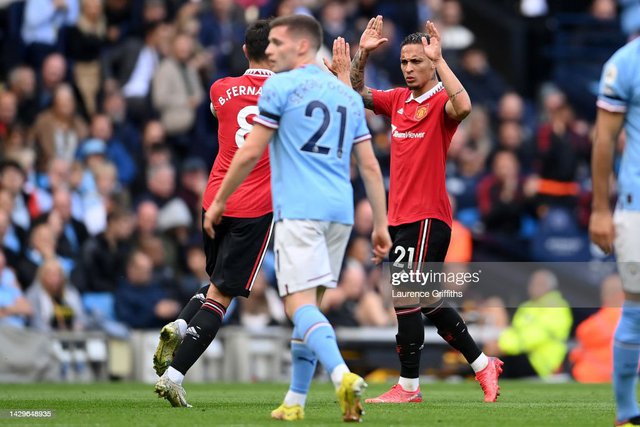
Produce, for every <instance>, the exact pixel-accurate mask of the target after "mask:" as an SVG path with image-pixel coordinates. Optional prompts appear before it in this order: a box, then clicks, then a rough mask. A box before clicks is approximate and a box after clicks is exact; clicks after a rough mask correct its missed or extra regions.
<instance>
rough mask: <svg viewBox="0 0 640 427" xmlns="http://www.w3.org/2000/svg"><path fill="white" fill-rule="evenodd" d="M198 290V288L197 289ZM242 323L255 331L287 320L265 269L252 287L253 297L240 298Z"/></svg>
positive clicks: (259, 273)
mask: <svg viewBox="0 0 640 427" xmlns="http://www.w3.org/2000/svg"><path fill="white" fill-rule="evenodd" d="M196 290H197V289H196ZM238 303H239V305H240V310H239V316H240V325H241V326H244V327H245V328H247V329H249V330H253V331H256V330H257V331H259V330H260V329H262V328H264V327H267V326H276V325H282V324H285V323H286V322H287V317H286V315H285V314H284V305H283V304H282V301H281V300H280V298H279V297H278V292H277V291H276V290H275V289H274V288H272V287H271V286H269V282H268V281H267V279H266V277H265V274H264V272H263V271H260V272H258V275H257V276H256V279H255V281H254V283H253V287H252V288H251V298H239V299H238Z"/></svg>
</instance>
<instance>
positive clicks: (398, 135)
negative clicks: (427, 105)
mask: <svg viewBox="0 0 640 427" xmlns="http://www.w3.org/2000/svg"><path fill="white" fill-rule="evenodd" d="M424 134H425V133H424V132H398V131H395V132H393V134H392V135H393V137H394V138H400V139H415V138H424Z"/></svg>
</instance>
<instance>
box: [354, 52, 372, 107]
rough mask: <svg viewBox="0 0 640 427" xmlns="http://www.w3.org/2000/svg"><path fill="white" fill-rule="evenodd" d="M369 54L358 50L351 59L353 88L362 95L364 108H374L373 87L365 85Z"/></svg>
mask: <svg viewBox="0 0 640 427" xmlns="http://www.w3.org/2000/svg"><path fill="white" fill-rule="evenodd" d="M367 56H368V54H364V55H363V54H362V51H361V50H358V51H357V52H356V54H355V56H354V57H353V60H352V61H351V73H350V75H349V78H350V79H351V86H352V87H353V90H355V91H356V92H358V93H359V94H360V96H362V101H363V103H364V108H367V109H369V110H373V95H371V89H369V88H368V87H366V86H365V85H364V66H365V64H366V63H367Z"/></svg>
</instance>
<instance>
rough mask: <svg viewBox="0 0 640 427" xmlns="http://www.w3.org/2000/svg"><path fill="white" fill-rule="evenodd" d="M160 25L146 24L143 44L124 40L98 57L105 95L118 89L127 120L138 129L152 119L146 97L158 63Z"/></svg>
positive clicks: (156, 23) (134, 39) (136, 40)
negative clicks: (100, 57) (99, 58)
mask: <svg viewBox="0 0 640 427" xmlns="http://www.w3.org/2000/svg"><path fill="white" fill-rule="evenodd" d="M161 26H162V24H161V23H158V22H153V23H148V24H147V25H146V26H145V28H144V41H140V40H139V39H137V38H128V39H126V40H125V41H124V43H123V44H121V45H119V46H117V47H115V48H113V49H112V50H110V51H108V52H107V53H106V54H105V55H103V57H102V61H103V63H102V67H103V68H102V75H103V77H104V79H105V86H104V87H105V90H106V91H107V93H110V92H112V91H115V90H122V94H123V95H124V97H125V100H126V103H127V114H128V118H129V119H130V120H131V121H132V122H133V123H134V124H136V125H138V126H139V125H141V124H142V123H144V121H146V120H147V119H149V118H150V117H151V116H152V111H151V105H150V100H149V95H150V93H151V81H152V79H153V74H154V73H155V70H156V67H157V66H158V62H159V61H160V53H159V51H158V49H159V44H160V41H161V36H162V35H161V30H162V28H161Z"/></svg>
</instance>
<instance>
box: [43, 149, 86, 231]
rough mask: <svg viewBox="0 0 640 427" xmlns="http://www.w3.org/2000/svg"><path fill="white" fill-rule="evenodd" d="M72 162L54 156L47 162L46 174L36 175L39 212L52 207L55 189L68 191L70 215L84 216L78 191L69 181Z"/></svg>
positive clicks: (77, 217)
mask: <svg viewBox="0 0 640 427" xmlns="http://www.w3.org/2000/svg"><path fill="white" fill-rule="evenodd" d="M71 177H72V163H71V162H69V161H67V160H65V159H61V158H55V159H53V160H51V162H50V163H49V169H48V170H47V174H46V175H42V174H41V175H39V176H37V177H36V185H37V187H36V188H35V190H34V191H35V192H36V193H37V200H38V207H39V208H40V211H41V212H49V211H50V210H51V209H52V208H53V194H54V193H55V192H56V191H57V190H64V191H68V192H69V194H70V197H71V216H72V217H74V218H75V219H78V220H82V219H83V218H84V207H83V206H82V197H81V195H80V193H79V192H78V191H77V190H76V189H75V188H73V183H72V182H71Z"/></svg>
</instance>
